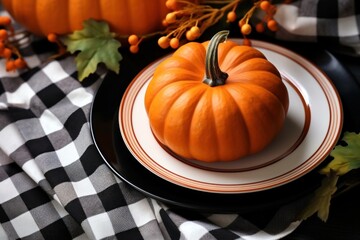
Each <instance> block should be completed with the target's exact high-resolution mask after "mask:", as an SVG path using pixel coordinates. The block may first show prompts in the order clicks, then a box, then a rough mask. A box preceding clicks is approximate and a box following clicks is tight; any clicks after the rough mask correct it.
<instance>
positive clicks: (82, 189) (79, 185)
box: [72, 178, 96, 197]
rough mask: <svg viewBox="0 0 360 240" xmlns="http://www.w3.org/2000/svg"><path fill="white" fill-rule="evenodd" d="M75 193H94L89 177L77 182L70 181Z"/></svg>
mask: <svg viewBox="0 0 360 240" xmlns="http://www.w3.org/2000/svg"><path fill="white" fill-rule="evenodd" d="M72 185H73V188H74V190H75V193H76V195H77V196H78V197H83V196H89V195H94V194H96V191H95V188H94V186H93V185H92V184H91V182H90V179H89V178H85V179H83V180H81V181H78V182H72Z"/></svg>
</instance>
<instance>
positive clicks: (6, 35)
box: [0, 16, 27, 71]
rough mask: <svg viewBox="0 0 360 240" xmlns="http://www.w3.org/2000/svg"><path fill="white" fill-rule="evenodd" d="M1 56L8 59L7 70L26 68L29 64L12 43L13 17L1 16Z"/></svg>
mask: <svg viewBox="0 0 360 240" xmlns="http://www.w3.org/2000/svg"><path fill="white" fill-rule="evenodd" d="M0 27H1V29H0V57H3V58H5V59H6V62H5V69H6V71H14V70H16V69H22V68H26V67H27V64H26V62H25V60H24V58H23V57H22V56H21V54H20V52H19V51H18V49H17V48H16V47H15V46H14V45H13V44H12V43H11V41H10V38H11V36H12V35H14V29H13V27H12V24H11V19H10V18H9V17H7V16H0Z"/></svg>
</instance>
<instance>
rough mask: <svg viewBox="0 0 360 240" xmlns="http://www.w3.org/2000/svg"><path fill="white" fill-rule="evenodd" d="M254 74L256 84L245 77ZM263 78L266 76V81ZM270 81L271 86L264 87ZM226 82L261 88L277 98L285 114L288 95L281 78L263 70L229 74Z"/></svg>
mask: <svg viewBox="0 0 360 240" xmlns="http://www.w3.org/2000/svg"><path fill="white" fill-rule="evenodd" d="M254 73H256V74H257V75H258V76H257V78H256V82H254V79H250V77H249V76H246V75H247V74H251V75H253V74H254ZM267 75H268V76H267ZM234 76H236V78H234ZM264 76H267V77H266V79H265V77H264ZM270 81H271V84H269V85H268V86H266V83H268V82H270ZM228 82H229V83H243V84H247V85H248V86H257V87H260V88H262V89H263V90H264V91H267V92H269V93H271V94H272V95H274V96H275V97H277V98H278V100H279V101H280V102H281V103H282V105H283V108H284V110H285V112H287V109H288V106H289V102H288V93H287V91H286V86H285V85H284V84H283V81H282V78H281V77H279V76H278V75H277V74H274V73H272V72H269V71H265V70H255V71H247V72H242V73H240V74H239V73H231V74H229V79H228ZM274 85H275V86H274ZM279 88H280V89H279ZM284 90H285V91H284Z"/></svg>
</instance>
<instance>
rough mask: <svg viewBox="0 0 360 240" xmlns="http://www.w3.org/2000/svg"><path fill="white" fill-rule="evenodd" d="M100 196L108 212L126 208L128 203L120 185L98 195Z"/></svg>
mask: <svg viewBox="0 0 360 240" xmlns="http://www.w3.org/2000/svg"><path fill="white" fill-rule="evenodd" d="M98 196H99V198H100V200H101V202H102V204H103V206H104V208H105V210H106V211H107V212H109V211H111V210H113V209H115V208H118V207H122V206H126V201H125V199H124V196H123V195H122V193H121V191H120V188H119V186H118V185H112V186H110V187H109V188H107V189H105V190H104V191H102V192H100V193H98Z"/></svg>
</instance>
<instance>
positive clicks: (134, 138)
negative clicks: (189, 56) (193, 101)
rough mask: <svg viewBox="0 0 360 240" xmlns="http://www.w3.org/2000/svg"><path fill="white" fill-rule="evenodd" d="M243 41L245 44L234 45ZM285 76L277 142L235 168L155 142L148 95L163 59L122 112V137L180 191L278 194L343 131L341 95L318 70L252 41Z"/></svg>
mask: <svg viewBox="0 0 360 240" xmlns="http://www.w3.org/2000/svg"><path fill="white" fill-rule="evenodd" d="M232 40H233V41H238V42H239V43H240V40H239V39H232ZM252 43H253V46H254V47H256V48H258V49H259V50H260V51H261V52H263V53H264V54H265V56H266V57H267V59H268V60H269V61H270V62H272V63H273V64H274V65H275V66H276V67H277V68H278V69H279V71H280V72H281V74H282V76H283V80H284V82H285V84H286V87H287V89H288V91H289V96H290V106H289V111H288V114H287V118H286V120H285V124H284V127H283V129H282V131H281V132H280V133H279V135H278V136H277V138H276V139H275V140H274V141H273V142H272V143H271V144H270V145H269V146H268V147H267V148H266V149H264V150H263V151H261V152H260V153H258V154H254V155H252V156H249V157H246V158H243V159H241V160H238V161H233V162H229V163H220V162H218V163H211V164H209V163H200V162H198V161H188V162H185V161H183V160H179V159H177V158H176V157H174V156H173V155H171V154H169V153H168V152H167V151H166V150H164V149H163V148H162V147H161V146H160V145H159V144H158V142H157V140H156V139H155V138H154V136H153V134H152V132H151V129H150V126H149V121H148V117H147V114H146V111H145V107H144V95H145V91H146V87H147V85H148V82H149V80H150V79H151V78H152V74H153V72H154V70H155V69H156V66H157V65H158V64H159V63H160V62H161V61H163V60H164V59H159V60H158V61H156V62H154V63H153V64H151V65H150V66H148V67H147V68H145V69H144V70H143V71H142V72H141V73H139V74H138V75H137V76H136V77H135V78H134V80H133V81H132V82H131V84H130V85H129V86H128V88H127V90H126V92H125V93H124V95H123V98H122V101H121V103H120V107H119V126H120V131H121V135H122V137H123V139H124V142H125V144H126V146H127V147H128V149H129V151H130V152H131V153H132V155H133V156H134V157H135V159H137V160H138V161H139V162H140V163H141V164H142V165H143V166H144V167H145V168H147V169H148V170H149V171H151V172H152V173H154V174H156V175H158V176H160V177H161V178H163V179H165V180H167V181H170V182H172V183H174V184H178V185H180V186H183V187H186V188H190V189H195V190H199V191H205V192H216V193H247V192H255V191H261V190H266V189H270V188H274V187H277V186H280V185H283V184H286V183H289V182H291V181H293V180H295V179H298V178H299V177H301V176H303V175H305V174H306V173H308V172H309V171H311V170H313V169H314V168H315V167H316V166H318V165H319V164H320V163H321V162H322V161H323V160H324V159H325V158H326V157H327V156H328V155H329V153H330V151H331V150H332V149H333V147H334V146H335V144H336V142H337V140H338V138H339V136H340V133H341V128H342V123H343V112H342V106H341V101H340V98H339V95H338V93H337V91H336V89H335V88H334V86H333V85H332V83H331V82H330V80H329V79H328V78H327V76H326V75H325V74H324V73H323V72H321V71H320V70H319V69H318V68H317V67H316V66H314V65H313V64H312V63H310V62H309V61H307V60H306V59H304V58H302V57H301V56H299V55H297V54H295V53H294V52H292V51H289V50H287V49H284V48H282V47H280V46H277V45H273V44H269V43H266V42H260V41H254V40H253V41H252Z"/></svg>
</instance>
